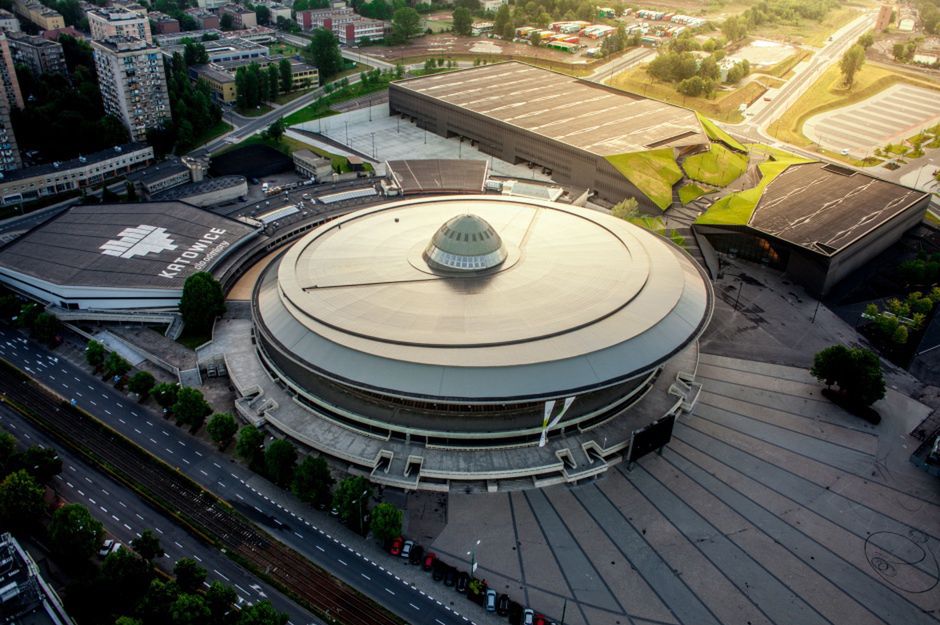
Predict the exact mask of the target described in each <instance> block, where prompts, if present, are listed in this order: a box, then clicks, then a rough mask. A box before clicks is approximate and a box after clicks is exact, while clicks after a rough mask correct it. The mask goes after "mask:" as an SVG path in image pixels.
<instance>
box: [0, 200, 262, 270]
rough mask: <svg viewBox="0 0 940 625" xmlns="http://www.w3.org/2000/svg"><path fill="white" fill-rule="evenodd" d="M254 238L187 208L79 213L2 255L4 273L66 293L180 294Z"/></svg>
mask: <svg viewBox="0 0 940 625" xmlns="http://www.w3.org/2000/svg"><path fill="white" fill-rule="evenodd" d="M252 232H253V229H252V228H250V227H249V226H247V225H245V224H243V223H241V222H239V221H235V220H233V219H228V218H227V217H221V216H219V215H216V214H214V213H211V212H209V211H204V210H202V209H199V208H196V207H195V206H191V205H189V204H185V203H183V202H151V203H141V204H113V205H102V206H75V207H73V208H70V209H69V210H67V211H65V212H64V213H61V214H59V215H58V216H56V217H53V218H52V219H49V220H48V221H46V222H44V223H42V224H40V225H38V226H36V227H35V228H33V229H32V230H30V231H29V232H27V233H26V234H24V235H22V236H21V237H19V238H17V239H15V240H14V241H12V242H11V243H9V244H7V245H6V246H4V247H3V248H0V272H3V273H9V272H16V273H18V274H25V275H26V276H32V277H34V278H37V279H39V280H43V281H47V282H51V283H53V284H59V285H65V286H88V287H99V288H141V289H147V288H153V289H178V288H182V286H183V282H184V281H185V280H186V278H187V277H188V276H190V275H192V274H193V273H196V272H197V271H208V270H210V269H211V268H212V266H213V265H214V264H215V263H216V262H218V261H219V260H220V259H221V258H222V257H223V256H224V255H225V252H227V251H228V250H229V249H230V248H231V247H233V246H235V245H236V244H237V243H238V242H239V241H241V240H242V239H244V238H245V237H246V236H248V235H249V234H251V233H252ZM180 259H182V260H180Z"/></svg>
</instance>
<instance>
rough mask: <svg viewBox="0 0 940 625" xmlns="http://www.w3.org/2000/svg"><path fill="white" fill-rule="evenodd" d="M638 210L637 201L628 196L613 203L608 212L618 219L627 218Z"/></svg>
mask: <svg viewBox="0 0 940 625" xmlns="http://www.w3.org/2000/svg"><path fill="white" fill-rule="evenodd" d="M637 210H639V203H638V202H637V201H636V198H634V197H628V198H625V199H623V200H621V201H620V202H617V203H616V204H614V206H613V208H611V209H610V214H611V215H613V216H614V217H617V218H618V219H629V218H630V217H634V216H635V215H636V212H637Z"/></svg>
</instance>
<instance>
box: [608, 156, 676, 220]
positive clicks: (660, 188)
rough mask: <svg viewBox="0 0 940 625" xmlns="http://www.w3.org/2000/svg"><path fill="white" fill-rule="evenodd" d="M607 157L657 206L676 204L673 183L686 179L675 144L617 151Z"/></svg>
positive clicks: (663, 208)
mask: <svg viewBox="0 0 940 625" xmlns="http://www.w3.org/2000/svg"><path fill="white" fill-rule="evenodd" d="M606 159H607V162H609V163H610V164H611V165H613V166H614V169H616V170H617V171H618V172H620V173H621V174H622V175H623V177H624V178H626V179H627V180H629V181H630V182H631V183H633V185H634V186H635V187H636V188H637V189H639V190H640V191H642V192H643V193H644V194H645V195H646V196H647V197H648V198H650V199H651V200H652V201H653V203H654V204H656V206H658V207H659V208H661V209H662V210H666V209H667V208H669V206H670V205H671V204H672V187H673V185H674V184H676V183H677V182H679V181H680V180H682V170H681V169H679V164H678V163H676V157H675V154H674V153H673V150H672V148H659V149H656V150H647V151H646V152H628V153H626V154H614V155H612V156H607V157H606Z"/></svg>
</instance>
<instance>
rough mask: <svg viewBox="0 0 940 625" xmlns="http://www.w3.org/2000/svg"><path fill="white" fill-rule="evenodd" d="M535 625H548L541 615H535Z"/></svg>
mask: <svg viewBox="0 0 940 625" xmlns="http://www.w3.org/2000/svg"><path fill="white" fill-rule="evenodd" d="M535 625H548V620H547V619H546V618H545V616H544V615H542V614H536V615H535Z"/></svg>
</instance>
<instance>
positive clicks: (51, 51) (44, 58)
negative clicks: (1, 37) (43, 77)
mask: <svg viewBox="0 0 940 625" xmlns="http://www.w3.org/2000/svg"><path fill="white" fill-rule="evenodd" d="M7 39H9V42H10V52H11V53H12V56H13V62H14V64H22V65H25V66H26V67H28V68H29V71H30V72H32V73H33V74H34V75H36V76H38V75H40V74H67V73H68V69H67V67H66V65H65V52H64V51H63V50H62V44H60V43H58V42H56V41H50V40H49V39H46V38H44V37H39V36H37V35H27V34H26V33H7Z"/></svg>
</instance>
